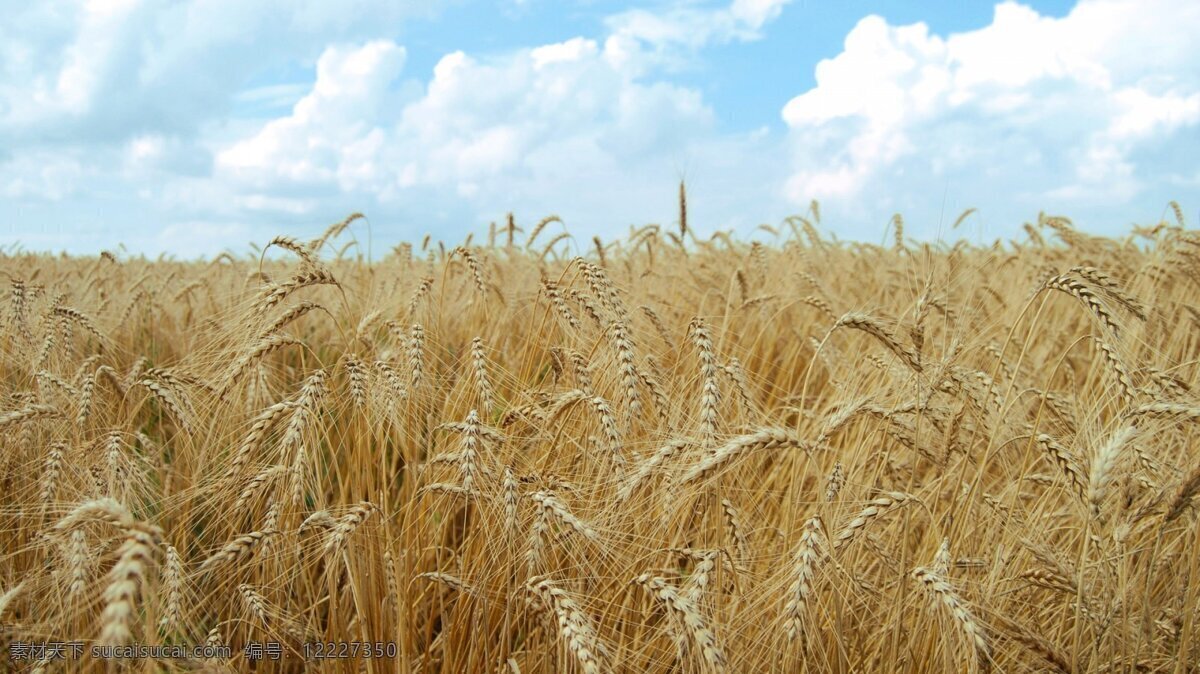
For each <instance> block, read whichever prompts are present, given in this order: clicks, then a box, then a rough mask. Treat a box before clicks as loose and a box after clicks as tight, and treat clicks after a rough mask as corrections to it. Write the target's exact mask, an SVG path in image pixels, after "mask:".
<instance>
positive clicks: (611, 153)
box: [217, 37, 714, 228]
mask: <svg viewBox="0 0 1200 674" xmlns="http://www.w3.org/2000/svg"><path fill="white" fill-rule="evenodd" d="M606 51H607V47H604V48H602V47H601V46H600V45H599V44H597V42H596V41H594V40H590V39H585V38H581V37H576V38H572V39H569V40H566V41H564V42H560V43H554V44H548V45H542V46H539V47H535V48H532V49H522V50H517V51H515V52H512V53H508V54H502V55H497V56H488V57H482V58H477V57H473V56H469V55H467V54H465V53H462V52H454V53H451V54H448V55H446V56H445V57H443V58H442V59H441V60H440V61H439V62H438V63H437V65H436V66H435V67H434V69H433V75H432V78H431V79H430V80H429V82H428V83H427V85H426V86H425V87H424V92H423V93H422V94H420V95H419V96H416V97H414V98H412V99H411V100H403V101H402V100H399V99H396V98H394V97H392V98H391V100H390V101H389V102H388V103H387V104H385V103H384V101H388V100H389V96H390V94H389V93H388V92H394V91H397V90H399V89H402V87H400V86H399V84H400V78H401V74H402V73H401V65H402V62H403V54H404V51H403V49H402V48H401V47H399V46H398V45H395V44H392V43H390V42H372V43H368V44H366V45H363V46H360V47H332V48H330V49H328V50H326V52H325V53H324V54H323V55H322V56H321V58H320V60H319V61H318V69H317V70H318V76H317V81H316V82H315V83H314V85H313V88H312V90H311V91H310V92H309V93H308V94H306V95H305V96H304V98H302V99H301V100H300V102H299V103H297V104H296V105H295V107H294V109H293V110H292V112H291V114H289V115H288V116H286V117H282V118H279V119H275V120H272V121H270V122H268V123H267V124H265V125H264V126H263V127H262V128H261V129H260V130H259V131H258V132H257V133H255V134H253V135H251V136H250V137H248V138H244V139H242V140H240V141H238V142H237V143H235V144H233V145H232V146H230V147H228V148H226V149H224V150H222V151H221V152H220V153H219V154H218V157H217V166H218V174H219V175H221V176H223V177H224V178H225V179H226V180H228V181H230V184H232V185H235V186H237V185H241V186H243V187H242V188H241V189H245V190H250V191H255V192H258V191H262V190H267V191H271V190H287V189H294V188H296V187H298V186H302V185H320V184H328V183H336V184H337V185H338V186H339V187H340V188H341V190H343V191H344V192H348V193H352V194H358V195H360V196H361V197H362V198H364V199H376V200H378V201H379V202H380V203H382V204H385V205H386V204H388V203H392V202H395V201H397V200H399V199H401V198H402V197H403V198H404V199H405V200H408V199H410V198H411V197H412V196H413V195H417V194H420V195H423V196H425V197H430V196H432V198H434V199H463V200H466V201H467V202H469V212H470V213H471V214H472V216H473V217H479V215H480V214H487V216H490V217H496V214H498V213H503V212H504V211H506V210H509V209H511V208H521V207H527V208H529V209H531V210H535V212H539V213H545V212H549V211H550V210H556V211H561V212H564V215H566V214H571V215H575V216H576V217H577V219H576V222H580V220H583V221H584V222H585V223H589V224H592V225H596V226H604V227H608V228H612V227H613V224H616V225H617V226H618V227H624V225H626V224H628V222H630V221H633V220H634V219H640V218H644V217H646V216H645V213H644V208H645V207H644V202H643V201H639V200H637V199H632V198H630V197H631V196H632V195H635V194H641V195H644V194H645V192H646V190H647V189H648V186H649V185H651V184H654V183H657V186H656V187H661V186H663V185H668V184H669V182H670V180H671V176H673V175H674V174H675V169H673V168H672V167H671V162H672V161H676V160H679V159H680V158H681V157H688V156H692V155H695V154H696V153H699V152H703V151H704V150H702V149H701V148H700V147H699V146H702V145H704V144H705V143H710V142H711V141H712V139H713V138H714V132H713V128H712V127H713V124H714V115H713V112H712V110H711V109H710V108H709V106H708V105H707V104H706V103H705V102H704V101H703V99H702V97H701V95H700V93H699V92H697V91H695V90H692V89H689V88H686V87H681V86H678V85H673V84H669V83H667V82H663V81H651V82H642V81H640V80H639V79H638V78H637V77H636V76H635V74H634V72H633V71H632V70H626V69H623V68H621V67H620V65H619V64H618V63H616V62H615V61H614V59H612V58H610V55H609V54H608V53H606ZM401 103H402V104H401ZM652 175H656V176H657V177H658V180H653V181H652V180H647V176H652ZM664 192H665V190H664ZM639 211H641V212H639ZM614 216H616V217H620V218H621V219H620V220H617V221H616V222H615V223H613V222H612V221H611V220H609V221H607V222H606V219H607V218H611V217H614Z"/></svg>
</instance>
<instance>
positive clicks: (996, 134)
mask: <svg viewBox="0 0 1200 674" xmlns="http://www.w3.org/2000/svg"><path fill="white" fill-rule="evenodd" d="M1181 26H1193V27H1197V26H1200V5H1196V4H1195V3H1182V2H1170V1H1168V0H1145V1H1143V0H1092V1H1085V2H1081V3H1080V4H1079V5H1078V6H1077V7H1075V9H1073V10H1072V11H1071V12H1070V14H1068V15H1067V16H1066V17H1063V18H1052V17H1046V16H1041V15H1039V14H1038V13H1037V12H1036V11H1034V10H1032V9H1030V8H1028V7H1026V6H1023V5H1020V4H1017V3H1015V2H1004V3H1001V4H999V5H997V6H996V8H995V14H994V18H993V20H992V22H991V24H989V25H988V26H985V27H984V28H981V29H978V30H974V31H968V32H963V33H957V34H952V35H950V36H948V37H945V38H943V37H940V36H937V35H932V34H930V32H929V30H928V28H927V27H926V25H925V24H923V23H917V24H913V25H908V26H892V25H889V24H888V23H887V22H886V21H885V20H884V19H883V18H881V17H878V16H869V17H866V18H864V19H863V20H861V21H860V22H859V23H858V25H856V26H855V27H854V29H853V30H852V31H851V32H850V33H849V35H847V37H846V40H845V46H844V48H843V50H842V52H841V53H840V54H838V55H837V56H835V57H833V58H831V59H827V60H824V61H822V62H821V63H820V64H818V65H817V68H816V81H817V85H816V86H815V87H814V88H813V89H811V90H809V91H806V92H804V93H802V94H800V95H798V96H796V97H795V98H793V99H792V100H791V101H789V102H788V103H787V105H786V106H785V107H784V109H783V111H782V117H783V120H784V122H785V123H786V124H787V126H788V128H789V131H790V136H791V142H792V144H793V148H794V151H793V165H792V172H791V175H790V176H789V178H788V181H787V184H786V193H787V195H788V197H789V198H790V199H792V200H793V202H794V203H796V204H801V203H807V200H808V199H810V198H823V199H829V200H832V201H833V202H834V203H835V204H836V205H838V206H839V207H841V208H842V209H844V210H843V212H844V213H846V214H847V215H848V216H851V217H855V216H857V217H859V218H861V217H862V216H863V215H865V214H870V215H871V216H873V217H875V218H878V217H880V216H882V215H883V213H882V212H880V211H879V208H880V207H881V206H882V207H886V208H896V209H898V210H905V209H909V210H916V211H917V212H922V213H923V214H930V211H931V209H929V208H928V205H929V204H930V203H934V204H936V203H937V202H938V201H940V200H939V199H938V197H940V196H941V195H940V194H939V192H942V191H943V190H942V188H943V186H944V185H945V186H946V189H953V190H954V191H955V192H956V193H958V194H959V195H960V196H961V197H963V198H964V199H976V200H978V201H977V205H983V206H985V207H986V208H988V209H989V210H991V212H992V213H993V214H996V215H999V216H1002V217H1004V218H1006V219H1008V218H1011V219H1013V220H1015V221H1016V222H1019V220H1017V218H1021V217H1026V218H1028V217H1030V216H1029V213H1031V212H1036V210H1037V209H1039V208H1042V207H1051V208H1054V207H1059V208H1062V209H1063V210H1065V211H1069V212H1075V213H1080V212H1083V213H1086V214H1087V215H1090V216H1098V215H1101V214H1102V213H1104V212H1106V211H1105V210H1104V209H1108V211H1107V212H1112V209H1113V208H1114V207H1121V206H1125V205H1128V204H1129V202H1130V200H1131V199H1134V198H1136V197H1142V196H1146V195H1148V194H1150V193H1160V190H1161V185H1163V184H1166V183H1169V182H1170V181H1171V180H1170V179H1171V178H1172V177H1175V178H1177V177H1178V172H1179V171H1180V170H1181V169H1183V168H1185V167H1183V166H1181V165H1180V164H1178V163H1174V162H1156V161H1154V160H1153V156H1139V152H1141V151H1143V150H1145V149H1148V148H1150V147H1152V145H1153V144H1154V143H1157V142H1161V141H1162V140H1163V139H1166V138H1172V137H1174V138H1177V139H1187V140H1188V141H1190V142H1192V143H1194V142H1195V140H1196V139H1197V125H1198V123H1200V76H1198V74H1197V70H1196V69H1195V68H1194V67H1192V66H1190V65H1189V64H1191V63H1195V62H1196V60H1197V59H1198V58H1200V48H1198V47H1197V46H1196V43H1195V42H1194V41H1190V40H1189V39H1188V38H1187V37H1186V35H1187V33H1188V31H1183V30H1180V27H1181ZM1151 155H1153V153H1151ZM997 195H1005V196H1004V197H1003V199H1004V200H1005V201H1007V203H1005V201H1001V200H1000V199H1001V197H999V196H997ZM1164 196H1165V194H1164ZM1175 196H1179V195H1175ZM1160 198H1163V197H1160ZM1165 198H1170V197H1165ZM1165 198H1163V201H1162V202H1161V203H1165ZM922 201H923V202H925V204H926V206H925V207H922V206H921V205H920V202H922ZM972 205H976V204H972ZM1124 211H1125V213H1123V214H1125V215H1126V217H1128V215H1129V214H1128V211H1129V209H1127V208H1126V209H1124ZM932 215H933V217H930V218H928V219H929V220H933V219H934V218H935V217H936V215H937V214H936V212H935V213H933V214H932ZM1101 217H1102V216H1101ZM1127 222H1128V220H1125V221H1122V222H1111V220H1110V221H1109V222H1095V221H1094V220H1093V222H1092V225H1093V226H1099V227H1106V226H1107V228H1109V229H1117V228H1120V227H1124V226H1125V225H1126V224H1127Z"/></svg>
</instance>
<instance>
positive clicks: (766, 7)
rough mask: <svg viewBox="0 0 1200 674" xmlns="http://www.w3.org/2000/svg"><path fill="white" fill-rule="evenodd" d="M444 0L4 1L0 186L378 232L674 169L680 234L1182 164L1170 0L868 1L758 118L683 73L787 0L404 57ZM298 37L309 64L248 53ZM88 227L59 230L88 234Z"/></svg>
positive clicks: (1010, 223) (1004, 227)
mask: <svg viewBox="0 0 1200 674" xmlns="http://www.w3.org/2000/svg"><path fill="white" fill-rule="evenodd" d="M454 1H455V0H420V1H419V2H415V3H403V4H402V6H401V4H399V3H383V2H378V1H377V0H360V1H358V2H354V3H351V4H349V5H336V6H335V5H331V4H328V3H323V2H318V1H316V0H303V1H302V2H299V3H296V2H288V3H284V2H282V0H268V1H265V2H253V3H247V2H242V1H237V2H235V1H234V0H204V1H203V2H201V1H199V0H194V1H192V2H180V3H169V4H160V3H149V2H145V1H144V0H88V1H87V2H84V3H83V4H78V3H74V2H67V1H66V0H62V2H56V1H55V0H51V1H50V2H46V3H31V4H28V5H27V6H23V7H22V8H21V9H19V10H17V11H14V12H11V13H10V14H11V15H10V16H6V20H5V22H3V23H0V205H3V206H5V207H7V208H8V209H9V210H10V211H14V212H16V211H19V212H20V213H21V214H22V215H21V217H23V218H27V219H28V218H43V219H49V220H51V221H54V222H57V223H62V222H71V220H70V218H75V219H79V216H80V214H86V215H88V222H95V221H98V219H108V220H112V221H120V222H121V223H123V225H125V226H127V227H129V228H140V229H137V231H140V232H142V233H146V232H154V234H152V235H148V236H140V237H138V241H139V243H138V245H139V246H142V247H143V248H146V249H147V250H150V249H152V248H154V247H160V248H171V247H177V248H179V249H183V247H184V245H185V244H186V247H187V250H193V251H197V250H202V249H203V250H209V249H213V246H212V245H206V244H204V243H203V242H202V241H201V239H206V237H234V238H238V239H239V240H237V241H231V242H222V243H221V244H220V245H219V246H217V247H216V248H215V249H214V250H219V249H220V248H223V247H225V245H227V244H232V245H235V246H237V245H242V243H244V241H243V240H241V239H251V238H259V239H262V238H268V237H269V236H271V235H273V234H276V233H279V232H280V231H283V230H287V231H290V232H292V233H296V234H301V235H302V234H303V233H304V231H309V232H313V233H315V232H317V231H320V230H321V229H322V228H323V226H324V224H326V223H327V222H329V221H332V220H335V219H340V218H341V217H342V216H344V215H345V214H346V213H349V212H351V211H364V212H367V213H368V215H369V216H370V217H371V218H372V227H373V228H375V229H374V231H375V232H376V233H378V234H379V235H381V236H382V238H385V239H386V238H389V237H390V238H398V237H402V236H406V237H412V236H419V235H420V234H421V233H423V232H424V231H427V230H429V229H442V230H443V231H444V233H445V235H446V236H449V237H457V236H461V235H463V234H465V233H466V231H469V230H473V229H477V228H478V227H479V224H480V223H481V222H486V220H487V219H494V218H498V217H502V214H503V213H504V212H505V211H509V210H515V211H517V212H518V213H519V214H521V215H522V216H523V217H525V218H537V217H540V216H542V215H544V214H546V213H549V212H558V213H559V214H560V215H562V216H563V217H564V219H566V220H567V222H568V224H569V225H570V228H571V231H573V232H574V233H576V234H578V235H586V236H589V237H590V235H591V234H594V233H605V234H612V233H614V232H617V231H621V230H623V229H624V228H625V227H626V226H627V225H629V224H632V223H644V222H647V221H658V222H662V223H664V224H665V223H667V222H669V221H670V220H671V219H672V218H673V217H674V211H675V205H674V203H673V202H674V195H673V189H672V188H673V184H674V183H675V181H677V180H679V179H681V178H682V179H686V180H687V181H688V184H689V187H690V189H689V195H690V198H691V204H690V205H691V206H692V207H693V208H692V212H693V213H694V214H695V217H694V218H693V222H694V223H695V224H696V225H697V226H698V228H699V229H700V230H701V231H703V230H704V229H708V228H714V227H729V226H744V227H745V228H746V229H747V230H749V228H751V227H753V226H754V225H756V224H758V223H759V222H763V221H770V220H774V219H777V218H780V217H782V216H784V215H786V214H787V213H788V212H792V211H794V210H803V209H804V208H805V207H807V205H808V201H809V199H812V198H818V199H821V200H822V211H823V212H824V213H825V215H826V217H825V222H826V224H828V225H832V226H834V227H836V228H838V230H839V233H840V234H842V235H846V236H855V237H862V236H868V237H873V236H875V235H877V234H878V233H879V232H881V230H882V228H883V226H884V224H885V223H886V221H887V218H888V217H889V216H890V215H891V213H892V212H895V211H900V212H902V213H904V215H905V219H906V221H907V223H908V224H909V232H910V233H914V234H917V235H925V236H929V235H933V234H935V233H936V232H935V225H936V223H937V221H938V220H939V218H940V217H942V216H943V213H942V212H941V211H942V207H941V204H942V200H943V197H945V199H946V202H947V206H946V210H947V211H949V212H947V213H945V216H946V217H947V218H948V219H952V218H953V217H954V215H955V213H956V211H958V210H961V208H964V207H966V206H978V207H980V210H981V213H982V215H983V218H982V219H981V220H980V221H988V222H991V223H994V224H995V225H996V227H994V228H993V232H992V233H995V234H1003V233H1007V232H1011V231H1015V230H1016V229H1017V227H1019V223H1020V222H1021V220H1024V219H1029V218H1031V217H1033V214H1036V212H1037V211H1038V210H1040V209H1043V208H1044V209H1048V210H1052V211H1060V212H1063V213H1066V214H1069V215H1071V216H1072V217H1073V218H1075V219H1076V221H1077V222H1080V223H1081V224H1083V225H1084V226H1089V227H1091V228H1093V229H1099V230H1105V229H1107V230H1109V231H1116V230H1119V229H1121V228H1123V227H1124V226H1125V225H1126V224H1128V222H1129V221H1130V220H1135V219H1141V220H1146V219H1150V218H1152V217H1157V214H1158V210H1159V209H1160V208H1161V204H1164V203H1165V202H1166V201H1167V200H1168V199H1172V198H1178V199H1180V200H1182V201H1183V202H1184V203H1185V205H1186V204H1187V203H1188V197H1189V191H1190V193H1192V194H1194V193H1195V191H1196V190H1197V188H1200V171H1198V170H1197V169H1196V168H1195V164H1194V156H1193V155H1194V149H1195V147H1197V141H1198V140H1200V71H1198V70H1197V69H1196V68H1195V67H1194V65H1193V64H1195V63H1196V62H1200V43H1196V42H1195V41H1194V40H1191V39H1189V38H1190V35H1191V34H1192V33H1194V32H1195V31H1194V30H1187V28H1188V27H1194V28H1200V5H1196V4H1195V3H1186V2H1178V1H1177V2H1172V1H1170V0H1082V1H1081V2H1080V3H1079V4H1078V6H1076V7H1075V8H1074V9H1073V10H1072V11H1071V12H1070V13H1069V14H1068V15H1067V16H1065V17H1063V18H1053V17H1047V16H1042V15H1040V14H1039V13H1037V12H1036V11H1034V10H1033V9H1030V8H1029V7H1026V6H1024V5H1021V4H1018V3H1016V2H1011V1H1010V2H1003V3H1001V4H999V5H997V6H996V8H995V13H994V16H993V18H992V20H991V22H990V23H989V24H988V25H986V26H984V27H982V28H979V29H977V30H970V31H965V32H961V33H954V34H949V35H938V34H935V33H934V32H932V31H931V30H930V29H929V28H928V27H927V26H926V25H925V24H923V23H916V24H912V25H893V24H891V23H889V22H888V21H887V20H885V19H884V18H882V17H878V16H868V17H865V18H863V19H862V20H861V21H859V22H858V24H857V25H856V26H855V27H854V28H853V30H851V31H850V32H849V33H848V34H847V35H846V37H845V42H844V45H843V47H842V49H841V51H840V53H838V54H836V55H833V56H832V57H831V58H828V59H826V60H823V61H821V62H820V63H819V64H817V65H816V69H815V86H813V87H812V88H811V89H810V90H808V91H795V92H790V93H794V94H795V95H794V97H793V98H792V99H791V100H790V101H788V102H787V104H786V106H784V107H783V108H782V109H781V110H779V114H780V120H781V122H782V124H781V126H779V127H773V128H762V129H755V130H749V131H745V132H741V133H734V132H730V131H727V130H724V129H722V127H721V125H720V124H719V123H718V120H719V119H720V118H721V115H722V112H723V109H724V106H725V105H726V102H724V101H722V100H721V99H720V98H719V95H720V94H719V92H717V93H715V94H714V93H713V92H710V91H708V90H706V89H704V88H703V87H702V85H700V84H696V83H694V81H695V78H694V77H690V76H689V77H687V78H683V77H680V76H679V75H680V73H681V71H687V72H688V74H689V75H694V74H695V73H696V72H703V68H704V67H706V66H705V65H704V50H705V49H706V48H709V47H712V46H714V45H731V44H732V45H736V44H737V43H739V42H744V41H749V40H758V39H764V38H765V39H793V38H794V36H770V37H768V36H767V34H768V28H769V25H770V23H771V21H773V20H775V19H776V18H777V17H778V16H779V15H780V13H781V12H783V11H789V10H788V9H787V7H786V5H787V4H788V2H787V0H727V1H725V2H713V3H711V4H700V3H696V2H690V1H686V0H679V1H678V2H668V3H665V4H663V5H660V6H659V7H658V8H657V9H655V10H648V9H630V10H626V11H622V12H619V13H617V14H614V15H611V16H609V17H608V18H607V19H606V20H604V21H603V28H602V29H601V30H600V31H599V32H598V33H597V34H594V35H579V36H575V37H567V36H564V39H561V40H558V41H554V42H550V43H546V44H531V45H529V46H527V47H524V48H517V49H509V50H504V51H498V52H497V51H491V52H489V51H476V50H467V51H451V52H449V53H445V54H443V55H441V57H440V59H439V60H438V61H437V63H436V65H435V66H434V67H433V68H432V70H424V71H417V70H414V68H413V65H412V63H410V59H409V56H410V53H409V52H410V50H415V49H417V48H418V47H417V46H416V45H417V44H418V43H406V41H405V40H404V39H401V37H400V36H401V35H402V34H403V31H401V30H400V27H401V26H402V25H403V23H404V22H405V21H406V20H407V19H408V18H409V17H411V16H413V15H414V13H428V12H431V11H433V9H434V8H436V7H437V6H439V5H440V4H442V3H447V2H449V3H453V2H454ZM64 18H65V20H64ZM465 46H466V45H464V47H465ZM414 53H415V52H414ZM418 60H419V59H418ZM313 64H315V69H314V70H315V75H312V76H311V79H309V81H295V80H296V77H294V76H293V77H292V78H291V80H289V81H279V80H278V79H275V80H272V79H270V78H266V79H265V80H264V79H261V78H260V79H254V78H255V76H256V73H257V74H261V73H263V72H267V71H271V70H272V69H273V68H279V67H287V68H290V69H291V70H290V72H293V73H295V72H297V69H299V70H298V72H301V73H307V72H309V71H308V67H309V66H312V65H313ZM795 67H796V68H798V69H808V68H810V67H812V66H811V64H804V63H797V64H795ZM684 79H687V80H689V81H691V82H692V83H689V84H684V83H682V80H684ZM762 86H764V87H779V86H783V85H781V84H780V83H778V82H763V83H762ZM714 95H716V96H718V98H713V96H714ZM93 212H94V213H95V217H94V218H93V217H91V215H92V214H93ZM221 223H226V224H224V225H223V224H221ZM228 223H236V224H232V225H231V224H228ZM58 226H60V227H62V226H74V225H61V224H60V225H58ZM88 226H89V227H93V228H92V229H87V233H86V234H85V235H80V236H74V237H67V239H69V242H70V243H71V244H72V245H74V246H76V247H79V246H84V245H88V246H90V245H93V244H95V245H100V243H102V242H103V241H104V238H105V236H111V235H110V234H106V233H105V232H104V231H103V230H101V229H96V228H95V226H93V225H88ZM79 227H81V228H82V227H83V225H80V226H79ZM79 231H83V230H82V229H81V230H79ZM127 231H134V230H133V229H130V230H127ZM48 237H50V235H49V234H45V233H44V232H41V231H39V232H38V233H36V235H35V236H32V237H30V238H29V241H31V242H45V241H49V240H51V238H48ZM185 240H186V242H185ZM98 242H100V243H98ZM172 242H180V243H172ZM214 245H215V244H214Z"/></svg>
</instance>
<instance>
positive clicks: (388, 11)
mask: <svg viewBox="0 0 1200 674" xmlns="http://www.w3.org/2000/svg"><path fill="white" fill-rule="evenodd" d="M436 4H437V3H436V0H418V1H416V2H405V3H392V2H383V1H370V0H361V1H358V2H350V3H328V2H321V1H319V0H301V1H299V2H293V1H284V0H265V1H263V2H243V1H241V0H205V1H204V2H199V1H191V2H174V3H158V2H149V1H146V0H87V1H86V2H83V3H79V2H76V1H75V0H47V1H46V2H36V3H25V4H23V5H20V6H19V7H10V8H8V9H6V11H5V18H4V21H3V22H0V145H7V146H8V147H10V148H11V147H20V146H28V145H34V144H41V143H48V142H58V143H63V142H115V143H121V142H124V141H126V140H127V139H129V138H130V137H133V136H137V135H141V134H146V133H162V134H174V135H184V136H188V135H191V134H194V133H196V132H197V131H198V130H199V129H200V127H201V125H202V124H204V123H205V122H207V121H210V120H212V119H219V118H221V117H222V116H224V115H225V114H227V113H228V111H229V106H230V103H231V101H232V99H233V96H234V95H235V94H236V93H237V92H238V91H240V90H241V89H242V88H243V87H244V86H245V84H246V82H247V81H248V78H249V77H250V76H251V75H253V74H254V70H255V69H265V68H271V67H273V66H279V65H282V64H285V63H288V62H290V61H292V60H294V59H303V58H305V57H308V56H309V53H310V52H311V50H312V48H313V43H314V42H315V41H322V42H323V41H325V40H338V39H348V40H357V39H363V38H365V37H369V36H371V35H373V34H377V33H378V32H380V31H384V32H387V31H392V30H396V29H397V28H398V27H399V26H400V25H401V24H402V23H403V21H404V20H405V19H407V18H409V17H411V16H414V15H418V14H423V13H427V12H430V11H432V9H433V8H434V7H435V6H436ZM247 64H253V68H247Z"/></svg>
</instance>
